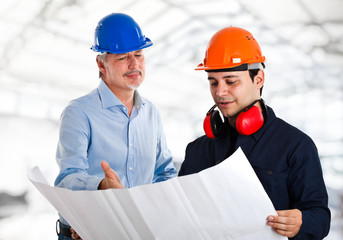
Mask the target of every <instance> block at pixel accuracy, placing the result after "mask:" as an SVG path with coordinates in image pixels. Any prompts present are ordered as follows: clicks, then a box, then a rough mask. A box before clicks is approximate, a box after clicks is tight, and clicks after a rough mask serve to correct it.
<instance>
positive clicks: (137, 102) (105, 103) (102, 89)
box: [98, 79, 145, 110]
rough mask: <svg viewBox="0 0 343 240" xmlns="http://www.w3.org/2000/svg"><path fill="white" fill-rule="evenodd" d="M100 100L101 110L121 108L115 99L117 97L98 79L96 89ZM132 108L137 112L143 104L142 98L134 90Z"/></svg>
mask: <svg viewBox="0 0 343 240" xmlns="http://www.w3.org/2000/svg"><path fill="white" fill-rule="evenodd" d="M98 91H99V95H100V100H101V102H102V107H103V108H110V107H113V106H123V104H122V103H121V101H120V100H119V99H118V98H117V96H116V95H115V94H114V93H113V92H112V91H111V89H109V87H108V86H107V85H106V83H105V82H104V80H102V79H100V83H99V87H98ZM133 101H134V107H135V108H136V109H137V110H139V109H140V108H141V107H142V105H144V104H145V100H144V98H142V97H141V96H140V94H139V93H138V91H137V90H135V93H134V96H133Z"/></svg>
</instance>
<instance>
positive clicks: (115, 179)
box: [55, 13, 176, 240]
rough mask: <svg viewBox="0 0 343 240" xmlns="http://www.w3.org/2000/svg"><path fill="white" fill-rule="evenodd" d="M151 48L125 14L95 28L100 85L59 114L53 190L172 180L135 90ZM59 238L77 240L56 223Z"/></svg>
mask: <svg viewBox="0 0 343 240" xmlns="http://www.w3.org/2000/svg"><path fill="white" fill-rule="evenodd" d="M151 45H152V42H151V41H150V39H149V38H146V37H145V36H144V35H143V34H142V31H141V28H140V27H139V25H138V24H137V23H136V22H135V21H134V20H133V19H132V18H131V17H130V16H128V15H126V14H122V13H113V14H110V15H108V16H105V17H104V18H103V19H101V20H100V21H99V23H98V26H97V27H96V29H95V38H94V45H93V46H92V47H91V49H92V50H93V51H95V52H98V53H99V55H98V56H97V58H96V62H97V65H98V68H99V74H100V83H99V86H98V88H97V89H94V90H93V91H91V92H90V93H88V94H87V95H85V96H83V97H80V98H78V99H75V100H73V101H71V102H70V104H69V105H68V106H67V107H66V108H65V109H64V111H63V113H62V115H61V124H60V134H59V142H58V148H57V154H56V160H57V163H58V165H59V167H60V172H59V175H58V176H57V178H56V181H55V186H56V187H63V188H68V189H71V190H97V189H108V188H130V187H134V186H138V185H143V184H151V183H155V182H160V181H164V180H167V179H170V178H172V177H175V176H176V170H175V167H174V164H173V162H172V155H171V153H170V151H169V150H168V148H167V143H166V139H165V135H164V132H163V128H162V123H161V118H160V115H159V112H158V110H157V109H156V108H155V106H154V105H153V104H152V103H151V102H150V101H148V100H147V99H145V98H143V97H141V96H140V95H139V93H138V91H137V90H136V89H137V88H138V87H139V85H140V84H141V83H142V82H143V80H144V77H145V60H144V53H143V49H144V48H146V47H149V46H151ZM58 225H59V226H58V228H59V230H58V231H57V232H58V236H59V238H58V239H68V240H69V239H72V237H73V238H74V239H77V238H79V236H78V235H77V234H76V233H75V232H74V231H73V230H72V229H71V227H70V226H69V224H68V222H67V221H66V220H65V219H63V217H62V216H61V217H60V220H58Z"/></svg>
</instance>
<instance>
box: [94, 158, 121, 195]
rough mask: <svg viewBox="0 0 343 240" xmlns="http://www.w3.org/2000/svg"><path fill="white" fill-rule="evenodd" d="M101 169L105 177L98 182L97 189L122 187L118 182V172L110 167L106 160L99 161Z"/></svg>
mask: <svg viewBox="0 0 343 240" xmlns="http://www.w3.org/2000/svg"><path fill="white" fill-rule="evenodd" d="M101 167H102V170H103V171H104V174H105V178H104V179H102V181H101V182H100V184H99V186H98V189H99V190H105V189H109V188H124V187H123V185H122V184H121V182H120V179H119V177H118V174H117V173H116V172H115V171H114V170H113V169H111V168H110V165H109V164H108V163H107V162H106V161H102V162H101Z"/></svg>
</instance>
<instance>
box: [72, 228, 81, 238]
mask: <svg viewBox="0 0 343 240" xmlns="http://www.w3.org/2000/svg"><path fill="white" fill-rule="evenodd" d="M70 232H71V238H72V239H77V240H82V238H80V236H79V234H77V233H76V232H75V230H74V229H73V228H70Z"/></svg>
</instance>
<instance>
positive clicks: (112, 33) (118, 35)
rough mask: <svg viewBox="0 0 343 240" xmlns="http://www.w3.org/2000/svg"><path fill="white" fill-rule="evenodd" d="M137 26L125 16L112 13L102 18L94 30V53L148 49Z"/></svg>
mask: <svg viewBox="0 0 343 240" xmlns="http://www.w3.org/2000/svg"><path fill="white" fill-rule="evenodd" d="M151 45H152V42H151V40H150V39H149V38H147V37H145V36H144V35H143V33H142V30H141V28H140V27H139V25H138V24H137V23H136V22H135V20H133V18H132V17H130V16H129V15H127V14H124V13H112V14H110V15H108V16H105V17H104V18H102V19H101V20H100V21H99V23H98V26H97V27H96V29H95V35H94V44H93V46H92V47H91V49H92V50H93V51H95V52H109V53H127V52H132V51H137V50H139V49H143V48H146V47H150V46H151Z"/></svg>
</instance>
